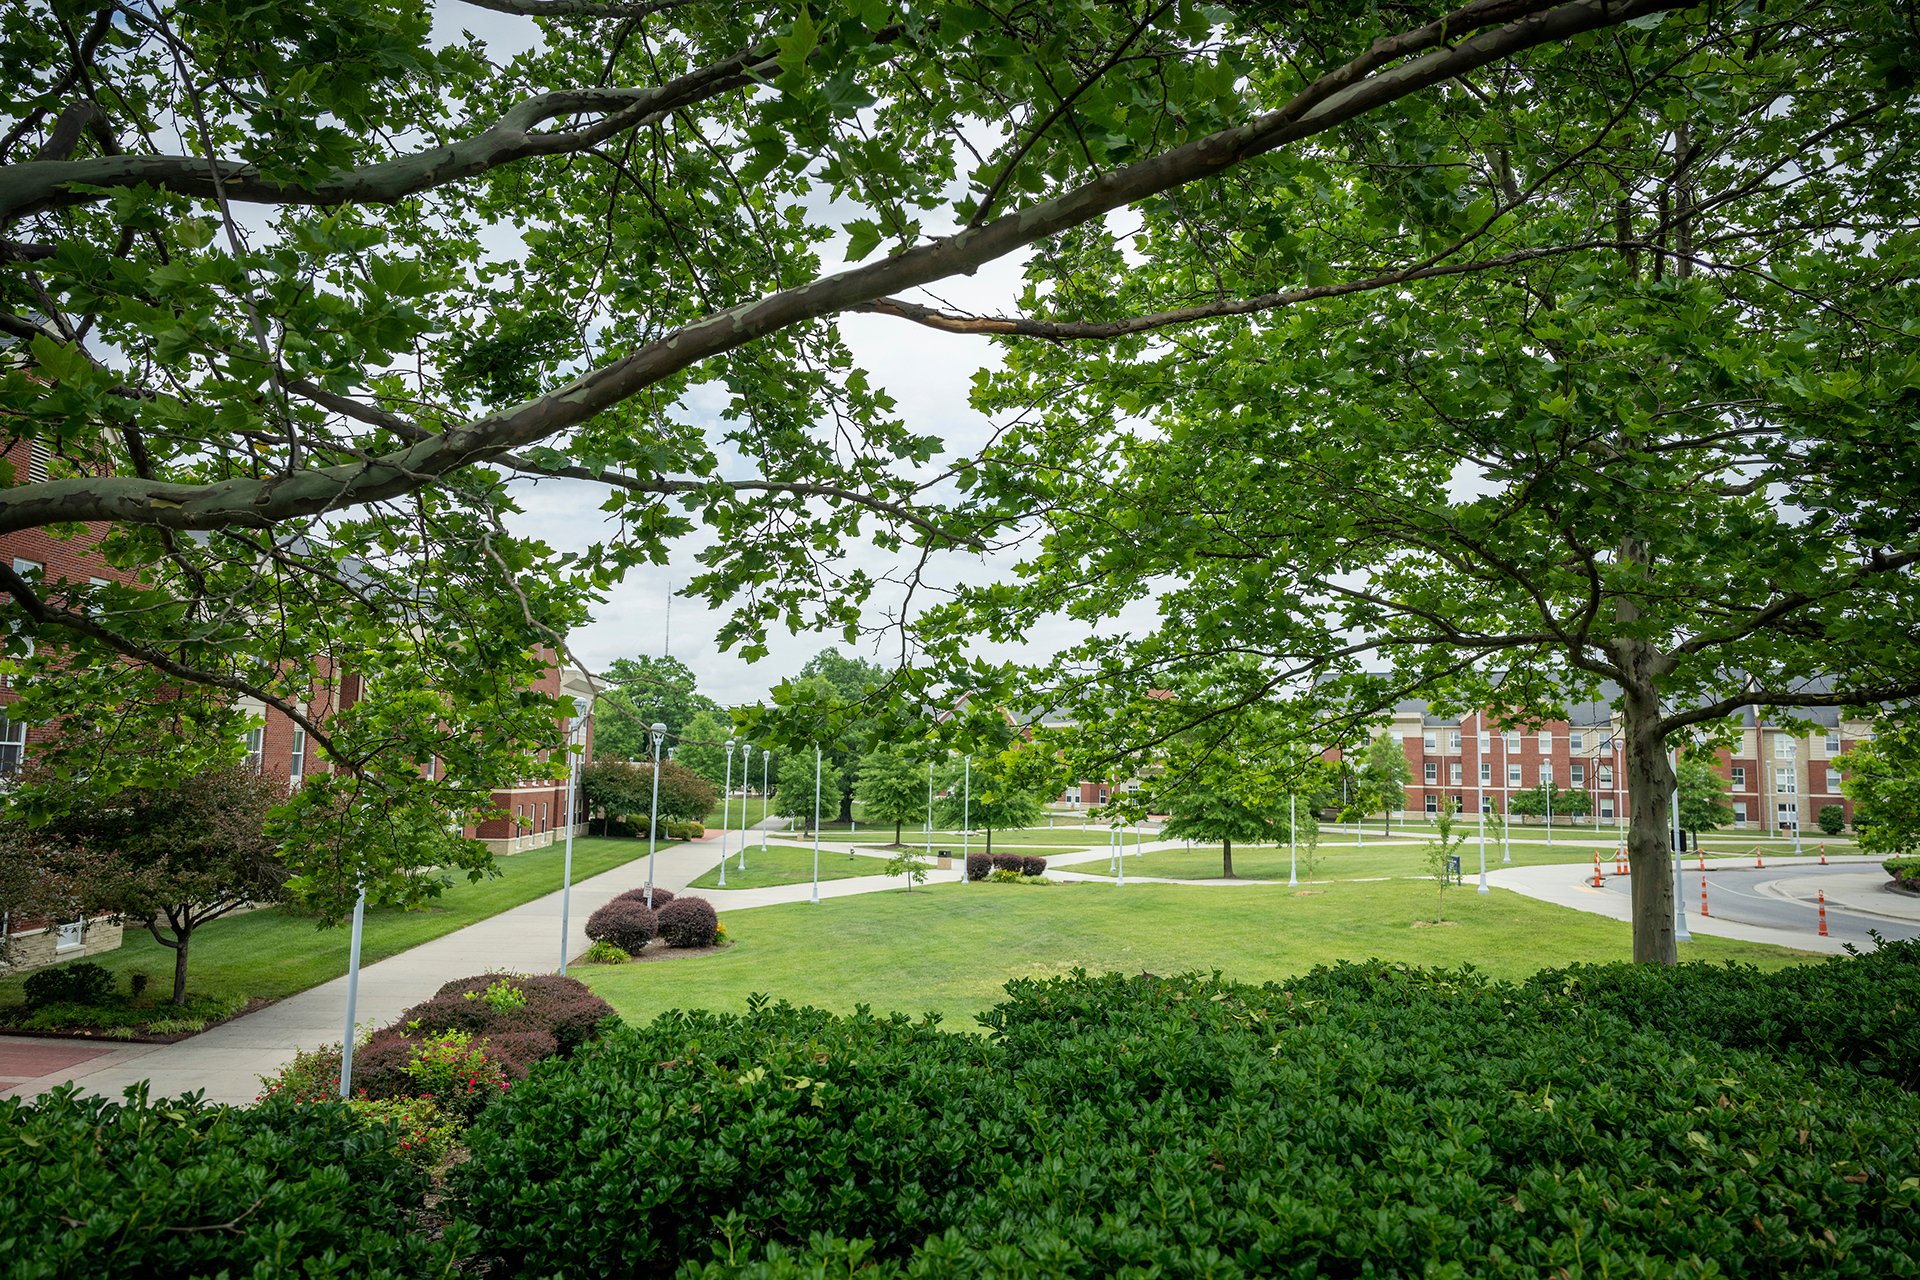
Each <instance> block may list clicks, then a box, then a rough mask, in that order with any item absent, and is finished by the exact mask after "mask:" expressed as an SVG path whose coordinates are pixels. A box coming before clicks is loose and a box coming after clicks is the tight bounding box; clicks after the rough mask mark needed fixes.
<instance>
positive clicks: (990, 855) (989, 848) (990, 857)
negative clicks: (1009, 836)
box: [987, 827, 993, 862]
mask: <svg viewBox="0 0 1920 1280" xmlns="http://www.w3.org/2000/svg"><path fill="white" fill-rule="evenodd" d="M987 861H988V862H992V861H993V828H992V827H988V828H987Z"/></svg>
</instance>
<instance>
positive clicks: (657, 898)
mask: <svg viewBox="0 0 1920 1280" xmlns="http://www.w3.org/2000/svg"><path fill="white" fill-rule="evenodd" d="M614 901H615V902H637V903H639V904H640V905H641V906H643V907H644V906H646V905H647V891H646V890H645V889H629V890H627V891H626V892H625V893H623V894H621V895H620V896H619V897H617V898H615V899H614ZM672 901H673V892H672V891H671V890H668V889H655V890H654V891H653V909H654V910H655V911H658V910H659V909H660V908H662V907H664V906H666V905H667V904H668V903H669V902H672Z"/></svg>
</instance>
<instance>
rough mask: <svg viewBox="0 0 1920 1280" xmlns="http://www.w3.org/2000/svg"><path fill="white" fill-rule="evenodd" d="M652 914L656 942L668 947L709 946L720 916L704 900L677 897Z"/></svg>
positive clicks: (717, 928)
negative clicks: (655, 919)
mask: <svg viewBox="0 0 1920 1280" xmlns="http://www.w3.org/2000/svg"><path fill="white" fill-rule="evenodd" d="M655 914H657V915H658V916H659V918H660V941H662V942H664V943H666V944H667V945H668V946H669V947H710V946H712V945H713V939H714V935H715V934H716V933H718V932H719V929H720V917H719V915H718V914H717V913H715V911H714V909H713V904H712V903H711V902H708V901H707V900H706V899H705V898H678V899H676V900H674V901H672V902H669V903H668V904H667V905H666V906H664V907H662V908H660V910H659V911H658V912H657V913H655Z"/></svg>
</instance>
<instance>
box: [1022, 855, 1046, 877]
mask: <svg viewBox="0 0 1920 1280" xmlns="http://www.w3.org/2000/svg"><path fill="white" fill-rule="evenodd" d="M1020 874H1021V875H1023V876H1043V875H1045V874H1047V860H1046V859H1045V858H1022V859H1020Z"/></svg>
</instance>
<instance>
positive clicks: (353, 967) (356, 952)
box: [340, 886, 367, 1098]
mask: <svg viewBox="0 0 1920 1280" xmlns="http://www.w3.org/2000/svg"><path fill="white" fill-rule="evenodd" d="M366 917H367V891H366V889H365V887H364V886H363V887H362V888H361V890H360V896H359V897H358V898H356V899H354V902H353V941H352V942H351V943H350V944H349V945H348V948H347V1031H346V1034H345V1035H344V1036H343V1037H341V1040H340V1096H341V1097H342V1098H346V1097H350V1096H352V1091H353V1010H354V1004H355V1002H356V1001H357V1000H358V999H359V996H360V926H361V925H362V924H363V923H365V921H366Z"/></svg>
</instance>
